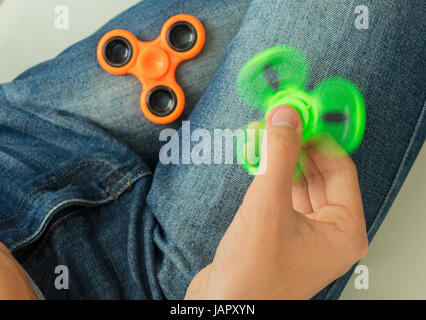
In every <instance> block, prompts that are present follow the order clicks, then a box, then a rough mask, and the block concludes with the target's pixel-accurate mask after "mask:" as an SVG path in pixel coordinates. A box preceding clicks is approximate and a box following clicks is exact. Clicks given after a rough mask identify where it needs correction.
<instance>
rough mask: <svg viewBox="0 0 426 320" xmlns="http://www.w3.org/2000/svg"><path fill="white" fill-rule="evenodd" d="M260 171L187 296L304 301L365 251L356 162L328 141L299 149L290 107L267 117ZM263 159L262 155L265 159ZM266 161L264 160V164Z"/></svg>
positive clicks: (297, 125)
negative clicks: (299, 167) (300, 166)
mask: <svg viewBox="0 0 426 320" xmlns="http://www.w3.org/2000/svg"><path fill="white" fill-rule="evenodd" d="M265 136H267V138H264V139H266V140H263V144H262V156H261V164H260V166H265V165H267V166H266V171H265V173H264V174H261V175H257V176H256V177H255V179H254V180H253V183H252V184H251V186H250V187H249V189H248V191H247V193H246V196H245V198H244V200H243V202H242V205H241V207H240V208H239V210H238V212H237V213H236V215H235V218H234V219H233V221H232V223H231V225H230V226H229V228H228V230H227V231H226V233H225V235H224V237H223V238H222V240H221V242H220V244H219V246H218V248H217V251H216V255H215V257H214V259H213V261H212V263H211V264H210V265H208V266H207V267H205V268H204V269H202V270H201V271H200V272H199V273H198V274H197V275H196V276H195V277H194V279H193V280H192V282H191V284H190V286H189V287H188V289H187V292H186V297H185V298H186V299H309V298H312V297H313V296H314V295H315V294H316V293H317V292H319V291H320V290H321V289H322V288H324V287H325V286H326V285H328V284H329V283H330V282H332V281H333V280H335V279H337V278H338V277H339V276H341V275H343V274H344V273H346V272H347V271H348V270H349V269H350V267H351V266H352V265H353V264H355V263H356V262H357V261H358V260H360V259H361V258H362V257H364V255H365V254H366V253H367V249H368V239H367V233H366V226H365V219H364V213H363V207H362V200H361V193H360V189H359V185H358V176H357V170H356V167H355V164H354V163H353V162H352V160H351V159H350V158H349V156H347V155H346V154H345V153H344V152H343V150H342V149H341V148H340V147H339V146H338V144H337V143H336V142H335V141H334V140H332V139H331V138H324V139H321V140H319V139H318V140H317V141H316V142H314V143H311V144H308V145H307V146H306V147H305V148H304V151H303V152H304V158H305V162H306V165H305V168H304V176H303V177H301V178H299V179H298V180H296V182H295V183H293V181H292V176H293V172H294V170H295V167H296V163H297V160H298V158H299V155H300V153H301V149H302V138H301V137H302V125H301V120H300V117H299V115H298V113H297V112H296V111H295V110H294V109H293V108H291V107H288V106H279V107H277V108H275V109H274V110H273V111H272V112H271V113H270V115H269V117H268V120H267V123H266V134H265ZM265 155H267V157H265ZM265 159H266V160H265Z"/></svg>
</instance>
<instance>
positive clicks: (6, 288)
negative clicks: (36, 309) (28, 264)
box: [0, 242, 38, 300]
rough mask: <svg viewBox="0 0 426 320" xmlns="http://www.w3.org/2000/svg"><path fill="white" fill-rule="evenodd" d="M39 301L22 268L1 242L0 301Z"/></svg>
mask: <svg viewBox="0 0 426 320" xmlns="http://www.w3.org/2000/svg"><path fill="white" fill-rule="evenodd" d="M36 299H38V297H37V295H36V293H35V291H34V289H33V287H32V286H31V283H30V281H29V279H28V277H27V275H26V273H25V271H24V269H22V267H21V266H20V265H19V263H18V262H17V261H16V260H15V258H14V257H13V256H12V254H11V253H10V252H9V250H8V249H7V248H6V247H5V246H4V245H3V244H2V243H1V242H0V300H36Z"/></svg>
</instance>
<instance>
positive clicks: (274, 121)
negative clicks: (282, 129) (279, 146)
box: [269, 106, 300, 130]
mask: <svg viewBox="0 0 426 320" xmlns="http://www.w3.org/2000/svg"><path fill="white" fill-rule="evenodd" d="M269 123H270V125H271V126H288V127H291V128H293V129H295V130H296V129H297V128H298V127H299V123H300V116H299V113H298V112H297V111H296V109H294V108H292V107H290V106H278V107H275V108H274V109H273V110H272V111H271V114H270V115H269Z"/></svg>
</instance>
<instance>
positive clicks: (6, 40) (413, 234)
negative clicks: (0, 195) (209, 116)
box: [0, 0, 426, 299]
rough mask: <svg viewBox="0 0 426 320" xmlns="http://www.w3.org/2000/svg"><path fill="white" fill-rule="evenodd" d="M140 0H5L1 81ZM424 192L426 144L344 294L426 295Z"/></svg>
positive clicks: (0, 16)
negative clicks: (65, 14)
mask: <svg viewBox="0 0 426 320" xmlns="http://www.w3.org/2000/svg"><path fill="white" fill-rule="evenodd" d="M0 2H1V0H0ZM137 2H138V1H137V0H120V1H117V0H90V1H87V0H62V1H57V0H5V1H4V2H3V4H1V5H0V83H1V82H6V81H10V80H12V79H13V78H14V77H15V76H17V75H18V74H19V73H21V72H22V71H24V70H26V69H27V68H29V67H31V66H33V65H35V64H37V63H39V62H41V61H44V60H47V59H50V58H53V57H54V56H56V55H57V54H58V53H60V52H61V51H62V50H63V49H65V48H67V47H68V46H69V45H71V44H73V43H74V42H76V41H78V40H80V39H83V38H85V37H87V36H89V35H90V34H91V33H93V32H94V31H95V30H96V29H97V28H99V27H100V26H102V25H103V24H104V23H105V22H107V21H108V20H109V19H111V18H112V17H114V16H115V15H116V14H118V13H119V12H121V11H123V10H125V9H127V8H128V7H130V6H132V5H133V4H135V3H137ZM57 5H66V6H68V7H69V9H70V29H69V30H62V31H59V30H56V29H55V28H54V19H55V13H54V9H55V7H56V6H57ZM370 27H374V26H373V25H371V26H370ZM207 41H208V39H207ZM425 191H426V151H425V148H423V149H422V151H421V153H420V155H419V157H418V159H417V161H416V163H415V164H414V167H413V169H412V171H411V172H410V174H409V176H408V178H407V180H406V182H405V184H404V186H403V188H402V190H401V192H400V194H399V195H398V197H397V199H396V201H395V203H394V205H393V207H392V209H391V211H390V212H389V214H388V216H387V218H386V219H385V221H384V223H383V225H382V226H381V228H380V230H379V232H378V233H377V235H376V237H375V239H374V241H373V243H372V244H371V246H370V250H369V253H368V255H367V257H366V258H365V259H364V260H363V261H362V262H361V264H364V265H367V266H368V268H369V271H370V274H369V276H370V277H369V278H370V284H369V286H370V289H369V290H356V289H355V288H354V277H352V279H351V281H350V282H349V283H348V285H347V287H346V289H345V291H344V292H343V295H342V297H341V298H342V299H426V250H425V245H426V210H425V208H426V192H425Z"/></svg>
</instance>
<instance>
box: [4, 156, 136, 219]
mask: <svg viewBox="0 0 426 320" xmlns="http://www.w3.org/2000/svg"><path fill="white" fill-rule="evenodd" d="M91 165H93V166H98V167H106V168H109V169H110V170H112V171H114V172H117V173H118V174H119V175H120V176H122V177H125V178H126V179H127V180H128V181H129V178H128V177H126V176H124V175H123V174H121V173H120V172H118V171H117V170H116V169H114V168H113V167H111V166H110V165H108V164H106V163H103V162H85V163H82V164H80V165H79V166H77V167H75V168H73V169H71V170H70V171H68V172H67V173H66V174H65V175H64V176H62V177H60V178H56V179H54V180H52V181H49V182H47V183H45V184H43V185H41V186H38V187H36V188H34V189H33V190H32V191H30V192H29V193H27V195H26V196H25V197H24V198H23V199H22V201H21V202H20V204H19V206H18V209H17V212H16V213H15V214H14V215H13V216H12V217H9V218H7V219H0V223H3V222H7V221H10V220H12V219H14V218H16V217H17V216H18V215H19V214H20V212H21V210H22V207H23V205H24V204H25V202H26V200H27V199H28V198H29V197H30V196H31V195H32V194H34V193H35V192H36V191H38V190H40V189H43V188H45V187H47V186H49V185H51V184H54V183H58V182H60V181H63V180H64V179H66V178H67V177H68V176H70V175H71V174H73V173H74V172H75V171H77V170H79V169H81V168H83V167H87V166H91ZM37 199H38V197H37V198H36V199H34V200H33V201H32V202H31V205H32V204H33V203H34V201H35V200H37Z"/></svg>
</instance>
